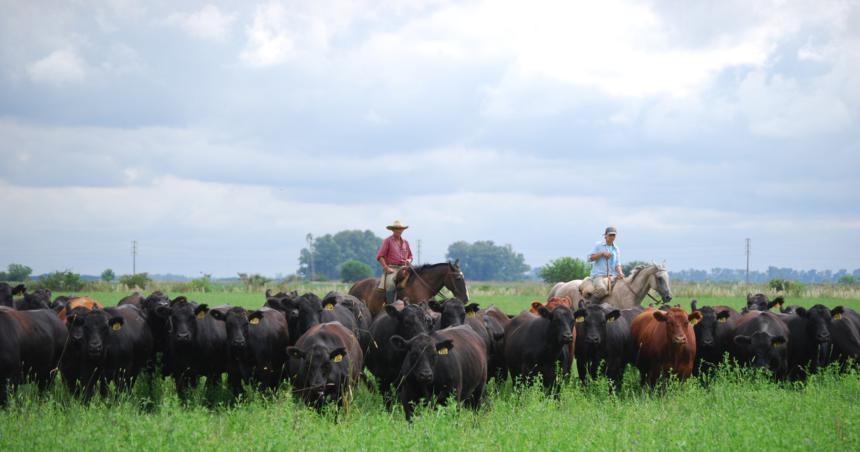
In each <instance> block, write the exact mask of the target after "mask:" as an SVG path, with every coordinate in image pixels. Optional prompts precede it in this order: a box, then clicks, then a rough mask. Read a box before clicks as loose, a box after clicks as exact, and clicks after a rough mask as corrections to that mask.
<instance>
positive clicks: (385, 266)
mask: <svg viewBox="0 0 860 452" xmlns="http://www.w3.org/2000/svg"><path fill="white" fill-rule="evenodd" d="M377 260H378V261H379V264H380V265H382V269H383V270H384V271H385V273H391V269H390V268H388V264H386V263H385V258H384V257H382V256H379V259H377Z"/></svg>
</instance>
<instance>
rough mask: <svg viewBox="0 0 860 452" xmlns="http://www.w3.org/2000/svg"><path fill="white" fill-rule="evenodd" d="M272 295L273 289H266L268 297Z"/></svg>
mask: <svg viewBox="0 0 860 452" xmlns="http://www.w3.org/2000/svg"><path fill="white" fill-rule="evenodd" d="M271 296H272V289H266V298H270V297H271Z"/></svg>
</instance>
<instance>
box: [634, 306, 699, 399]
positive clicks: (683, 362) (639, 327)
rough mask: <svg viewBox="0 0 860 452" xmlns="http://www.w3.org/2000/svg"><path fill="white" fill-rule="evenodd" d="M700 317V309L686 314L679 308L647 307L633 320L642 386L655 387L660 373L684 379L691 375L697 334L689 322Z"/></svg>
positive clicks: (695, 320) (637, 361) (637, 364)
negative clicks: (660, 308)
mask: <svg viewBox="0 0 860 452" xmlns="http://www.w3.org/2000/svg"><path fill="white" fill-rule="evenodd" d="M701 319H702V314H701V313H700V312H694V313H692V314H689V315H687V312H686V311H684V310H683V309H681V308H677V307H676V308H669V310H667V311H660V310H657V309H653V308H648V309H646V310H645V311H644V312H642V314H639V315H638V316H636V318H635V319H633V325H632V326H631V333H632V336H633V341H634V344H636V349H637V357H636V367H638V368H639V375H640V382H641V384H642V385H643V386H644V385H645V384H646V383H647V384H648V385H649V386H652V387H653V386H654V385H655V384H656V383H657V378H659V377H660V375H661V374H667V373H669V372H672V373H674V374H675V375H677V376H678V378H680V379H681V380H685V379H686V378H687V377H689V376H690V374H691V373H692V372H693V364H694V360H695V358H696V333H695V332H694V331H693V324H691V323H690V322H691V321H692V322H693V323H695V322H698V321H699V320H701Z"/></svg>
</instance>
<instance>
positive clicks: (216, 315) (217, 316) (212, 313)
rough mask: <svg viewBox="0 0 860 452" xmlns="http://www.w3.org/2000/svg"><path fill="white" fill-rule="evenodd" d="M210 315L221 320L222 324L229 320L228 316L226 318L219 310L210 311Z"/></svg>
mask: <svg viewBox="0 0 860 452" xmlns="http://www.w3.org/2000/svg"><path fill="white" fill-rule="evenodd" d="M209 315H211V316H212V318H213V319H215V320H220V321H222V322H223V321H225V320H227V316H225V315H224V313H223V312H221V311H219V310H217V309H212V310H210V311H209Z"/></svg>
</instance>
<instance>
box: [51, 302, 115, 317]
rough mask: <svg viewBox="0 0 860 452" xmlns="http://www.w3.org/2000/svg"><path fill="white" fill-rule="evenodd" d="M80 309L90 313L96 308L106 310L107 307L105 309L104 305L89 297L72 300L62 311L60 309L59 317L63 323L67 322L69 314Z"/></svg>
mask: <svg viewBox="0 0 860 452" xmlns="http://www.w3.org/2000/svg"><path fill="white" fill-rule="evenodd" d="M78 308H83V309H85V310H87V311H89V310H91V309H95V308H98V309H104V308H105V307H104V305H102V304H101V303H99V302H98V301H96V300H93V299H92V298H88V297H77V298H72V299H71V300H69V301H68V302H66V305H65V306H63V308H62V309H60V311H59V312H58V313H57V317H59V318H60V320H61V321H63V322H65V321H66V320H67V319H66V316H67V315H68V313H70V312H72V311H73V310H75V309H78Z"/></svg>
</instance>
